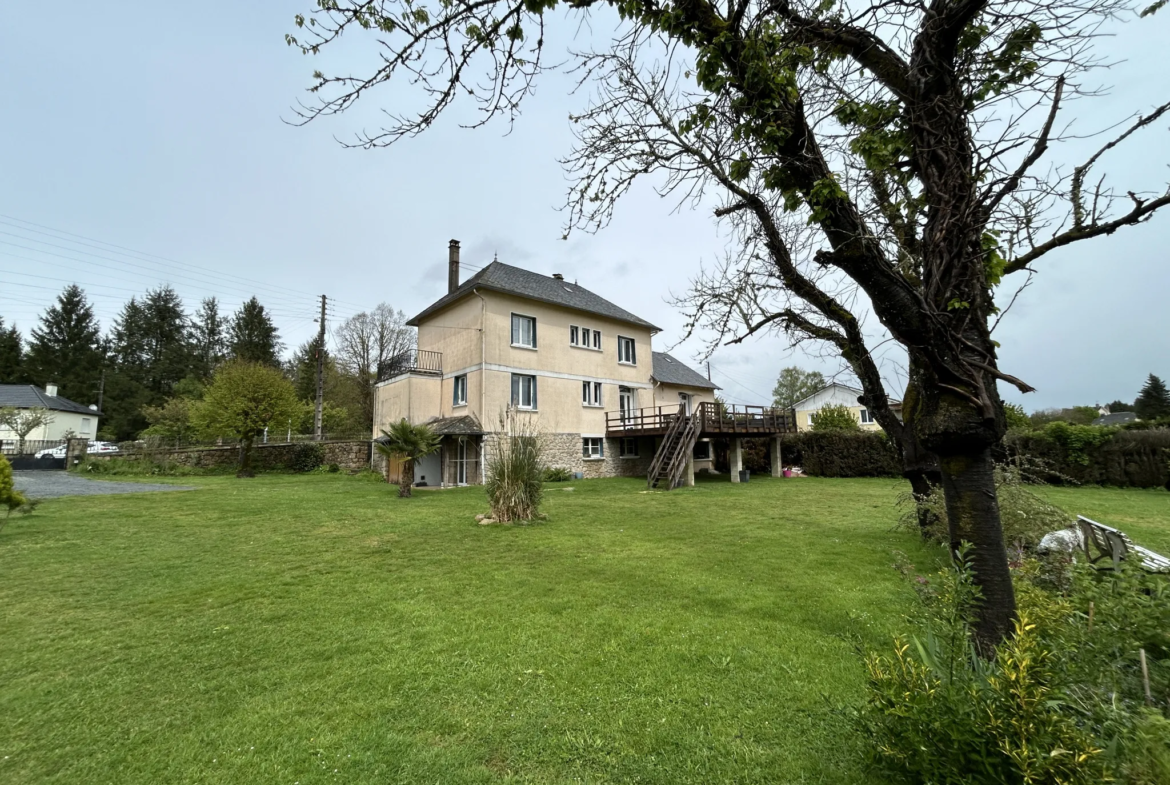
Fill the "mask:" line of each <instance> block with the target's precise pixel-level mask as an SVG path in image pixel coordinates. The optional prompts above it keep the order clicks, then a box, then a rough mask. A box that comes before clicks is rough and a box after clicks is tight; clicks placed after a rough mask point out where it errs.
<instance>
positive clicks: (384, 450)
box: [374, 418, 442, 498]
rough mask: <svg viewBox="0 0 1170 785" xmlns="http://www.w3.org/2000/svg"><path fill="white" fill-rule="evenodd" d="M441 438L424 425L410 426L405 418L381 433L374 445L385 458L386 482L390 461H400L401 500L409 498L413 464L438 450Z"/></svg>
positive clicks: (412, 480) (399, 486) (388, 478)
mask: <svg viewBox="0 0 1170 785" xmlns="http://www.w3.org/2000/svg"><path fill="white" fill-rule="evenodd" d="M441 441H442V437H441V436H439V435H438V434H437V433H435V432H434V431H433V430H431V429H430V428H428V427H427V426H426V425H421V424H420V425H411V424H410V423H409V422H407V421H406V419H405V418H403V419H402V420H399V421H398V422H396V423H394V424H393V425H391V426H390V430H388V431H386V430H383V431H382V439H380V440H378V441H377V442H375V443H374V447H375V448H376V449H377V450H378V453H379V454H380V455H382V456H384V457H385V458H386V480H387V482H389V480H390V459H391V458H401V459H402V477H401V481H400V483H399V485H398V495H399V497H401V498H409V497H410V489H411V486H413V485H414V464H415V462H416V461H421V460H422V459H423V458H425V457H427V456H428V455H431V454H432V453H434V452H436V451H437V450H438V449H439V444H440V442H441Z"/></svg>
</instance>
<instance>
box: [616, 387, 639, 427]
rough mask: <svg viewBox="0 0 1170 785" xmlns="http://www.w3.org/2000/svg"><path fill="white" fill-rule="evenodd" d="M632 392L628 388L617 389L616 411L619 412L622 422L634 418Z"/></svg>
mask: <svg viewBox="0 0 1170 785" xmlns="http://www.w3.org/2000/svg"><path fill="white" fill-rule="evenodd" d="M634 406H635V404H634V391H633V389H631V388H629V387H619V388H618V409H619V410H620V411H621V415H622V422H626V421H628V420H629V419H631V418H632V417H633V416H634Z"/></svg>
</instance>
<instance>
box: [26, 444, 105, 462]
mask: <svg viewBox="0 0 1170 785" xmlns="http://www.w3.org/2000/svg"><path fill="white" fill-rule="evenodd" d="M67 448H68V445H65V444H59V445H57V446H56V447H50V448H48V449H45V450H41V451H40V452H38V453H37V454H36V457H38V458H44V459H45V460H58V461H59V460H61V459H62V458H64V457H65V453H66V451H67ZM85 449H86V452H88V453H92V454H94V455H102V454H107V455H108V454H109V453H113V452H117V451H118V445H116V444H114V443H113V442H97V441H94V442H90V443H89V445H88V446H87V447H86V448H85Z"/></svg>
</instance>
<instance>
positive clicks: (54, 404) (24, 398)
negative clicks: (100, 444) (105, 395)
mask: <svg viewBox="0 0 1170 785" xmlns="http://www.w3.org/2000/svg"><path fill="white" fill-rule="evenodd" d="M8 407H12V408H14V409H48V410H49V413H50V414H51V415H52V421H51V422H49V423H46V424H45V425H42V426H41V427H39V428H36V429H34V430H33V432H32V433H30V434H28V436H26V437H25V439H26V440H28V441H57V440H58V439H65V438H68V437H69V436H77V437H80V438H84V439H94V438H96V437H97V432H98V418H99V417H101V412H99V411H98V409H97V407H96V406H82V405H81V404H79V403H76V402H74V401H71V400H69V399H68V398H62V397H61V396H59V395H57V385H55V384H49V385H46V386H45V389H43V390H42V389H41V388H40V387H37V386H36V385H33V384H0V408H8ZM16 438H17V436H16V434H15V433H13V432H12V431H11V430H9V429H8V428H5V427H4V426H3V425H0V440H3V441H5V442H7V441H9V440H15V439H16Z"/></svg>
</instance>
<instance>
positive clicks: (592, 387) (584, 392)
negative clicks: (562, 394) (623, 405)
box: [581, 381, 603, 409]
mask: <svg viewBox="0 0 1170 785" xmlns="http://www.w3.org/2000/svg"><path fill="white" fill-rule="evenodd" d="M581 405H582V406H588V407H590V408H591V409H597V408H602V407H603V404H602V400H601V382H587V381H582V382H581Z"/></svg>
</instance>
